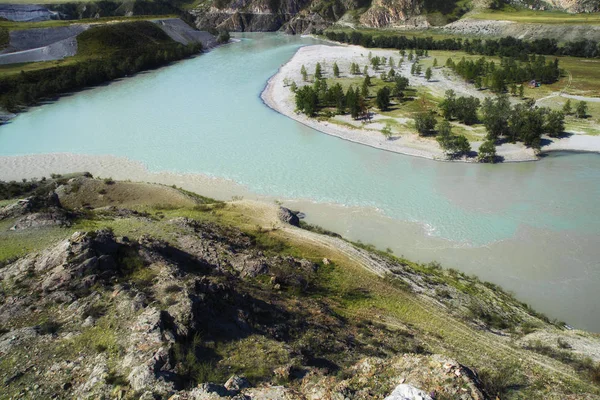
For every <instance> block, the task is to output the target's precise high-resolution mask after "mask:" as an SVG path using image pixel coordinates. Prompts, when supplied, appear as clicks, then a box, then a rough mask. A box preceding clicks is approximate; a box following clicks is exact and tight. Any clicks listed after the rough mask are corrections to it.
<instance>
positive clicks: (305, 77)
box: [300, 64, 308, 82]
mask: <svg viewBox="0 0 600 400" xmlns="http://www.w3.org/2000/svg"><path fill="white" fill-rule="evenodd" d="M300 73H301V74H302V80H303V81H304V82H306V81H307V80H308V73H307V72H306V67H305V66H304V64H302V68H300Z"/></svg>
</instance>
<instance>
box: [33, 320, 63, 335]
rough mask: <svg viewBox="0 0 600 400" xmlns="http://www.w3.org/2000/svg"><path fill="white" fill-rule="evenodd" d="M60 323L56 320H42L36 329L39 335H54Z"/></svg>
mask: <svg viewBox="0 0 600 400" xmlns="http://www.w3.org/2000/svg"><path fill="white" fill-rule="evenodd" d="M59 329H60V324H59V323H58V322H56V321H44V322H42V323H41V324H39V325H38V326H37V331H38V333H39V334H40V335H54V334H56V333H58V330H59Z"/></svg>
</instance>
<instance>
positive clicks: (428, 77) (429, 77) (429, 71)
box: [425, 67, 431, 82]
mask: <svg viewBox="0 0 600 400" xmlns="http://www.w3.org/2000/svg"><path fill="white" fill-rule="evenodd" d="M425 79H427V81H428V82H429V81H430V80H431V67H429V68H427V71H425Z"/></svg>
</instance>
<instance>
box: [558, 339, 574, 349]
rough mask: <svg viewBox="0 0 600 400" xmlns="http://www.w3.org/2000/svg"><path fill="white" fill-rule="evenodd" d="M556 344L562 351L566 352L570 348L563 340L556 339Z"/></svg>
mask: <svg viewBox="0 0 600 400" xmlns="http://www.w3.org/2000/svg"><path fill="white" fill-rule="evenodd" d="M556 344H557V345H558V347H559V348H561V349H564V350H568V349H571V348H572V346H571V345H570V344H569V342H567V341H566V340H564V339H563V338H558V339H557V340H556Z"/></svg>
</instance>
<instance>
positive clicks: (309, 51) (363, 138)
mask: <svg viewBox="0 0 600 400" xmlns="http://www.w3.org/2000/svg"><path fill="white" fill-rule="evenodd" d="M368 52H372V53H373V54H376V55H383V56H388V57H389V56H390V55H395V54H396V52H394V51H390V50H374V49H365V48H362V47H360V46H351V45H350V46H349V45H339V46H334V47H332V46H327V45H313V46H305V47H301V48H300V49H298V51H297V52H296V54H295V55H294V56H293V57H292V58H291V59H290V60H289V61H288V62H287V63H286V64H284V65H282V66H281V67H280V68H279V70H278V72H277V73H276V74H275V75H273V76H272V77H271V78H270V79H269V80H268V81H267V83H266V85H265V87H264V90H263V91H262V93H261V95H260V97H261V99H262V101H263V103H264V104H265V105H267V106H268V107H269V108H271V109H273V110H274V111H276V112H278V113H280V114H282V115H285V116H286V117H289V118H291V119H293V120H295V121H297V122H299V123H301V124H303V125H305V126H308V127H310V128H313V129H315V130H318V131H320V132H322V133H325V134H328V135H331V136H335V137H338V138H340V139H343V140H348V141H351V142H354V143H358V144H362V145H365V146H369V147H373V148H376V149H380V150H386V151H391V152H394V153H399V154H404V155H409V156H413V157H421V158H427V159H430V160H435V161H445V162H467V163H474V162H477V160H476V159H475V158H466V159H465V158H461V159H453V160H449V159H448V158H447V157H446V156H445V155H444V153H443V151H442V150H441V148H440V147H439V146H438V144H437V143H436V142H435V141H434V140H431V139H424V138H421V137H419V136H418V135H416V134H413V133H405V134H401V135H400V136H399V137H395V138H393V140H386V139H385V138H384V137H383V135H382V134H381V133H379V132H377V126H378V125H377V121H374V122H372V123H370V124H369V125H370V126H371V127H373V128H375V129H361V128H356V129H353V128H348V127H346V126H342V125H338V124H334V123H330V122H321V121H318V120H316V119H314V118H309V117H307V116H305V115H303V114H300V113H296V112H295V104H294V100H293V96H292V93H291V91H290V89H289V87H286V86H285V85H284V79H286V78H291V79H292V80H294V81H296V82H301V81H302V78H301V76H300V68H301V66H302V65H305V66H306V68H307V69H308V70H309V71H311V70H314V66H315V65H316V63H317V62H323V61H325V63H326V64H328V65H330V64H332V63H333V61H334V60H335V61H336V62H337V63H338V64H341V62H340V60H342V62H344V60H345V61H347V63H348V64H349V63H350V62H354V61H355V60H356V59H357V58H358V57H360V56H362V55H363V54H366V53H368ZM363 62H364V61H363ZM403 68H404V69H408V68H409V67H408V63H406V64H405V65H403ZM344 69H345V70H347V68H344V67H342V70H344ZM402 72H403V75H404V76H409V74H408V73H407V72H408V71H404V70H403V71H402ZM410 80H411V85H414V84H417V85H419V84H421V85H422V84H423V83H422V82H421V81H420V80H419V78H413V77H410ZM455 84H456V82H447V86H450V87H453V86H452V85H455ZM439 86H440V88H443V86H441V85H439ZM456 89H457V91H458V92H459V94H463V93H464V94H470V93H468V91H469V89H470V88H468V87H466V85H462V86H459V87H457V88H456ZM380 125H382V124H380ZM382 127H383V125H382ZM545 139H547V140H550V141H551V143H550V144H548V145H546V146H544V147H543V148H542V150H541V152H540V153H542V154H543V153H549V152H555V151H567V152H568V151H573V152H593V153H600V136H589V135H572V136H570V137H568V138H563V139H558V140H556V139H552V138H545ZM481 144H482V142H472V143H471V145H472V148H473V150H474V151H477V149H478V148H479V146H480V145H481ZM496 150H497V154H498V156H500V157H502V158H503V159H504V162H525V161H537V160H539V158H540V157H539V156H538V155H537V154H536V153H535V151H534V150H533V149H530V148H527V147H525V146H523V145H521V144H511V143H504V144H502V145H499V146H497V147H496Z"/></svg>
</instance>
